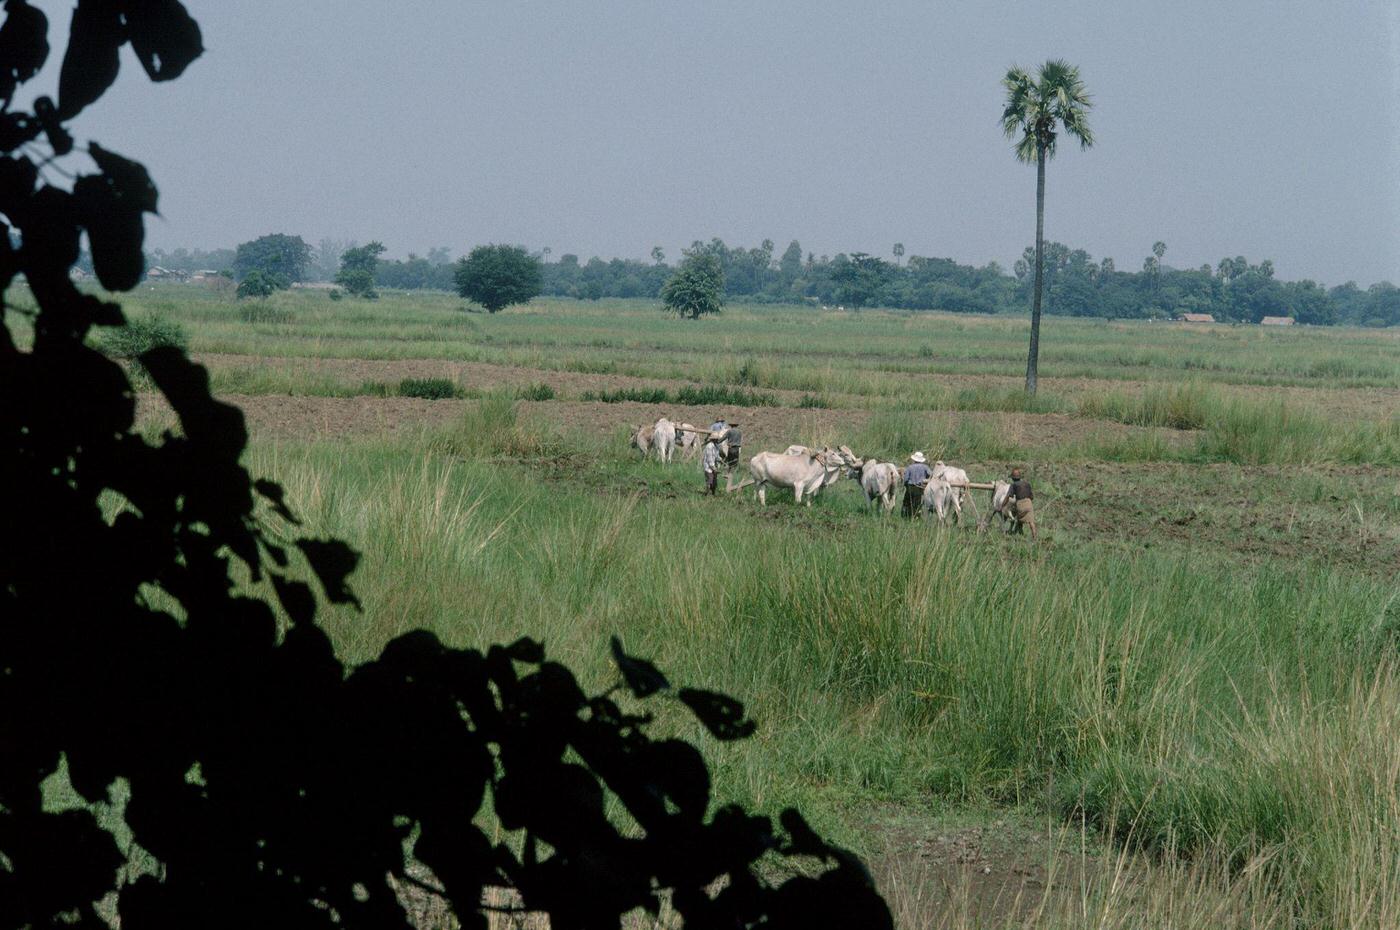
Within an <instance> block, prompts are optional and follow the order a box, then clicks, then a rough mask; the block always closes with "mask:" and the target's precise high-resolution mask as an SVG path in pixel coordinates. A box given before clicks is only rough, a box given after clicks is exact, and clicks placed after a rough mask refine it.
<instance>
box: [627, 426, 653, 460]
mask: <svg viewBox="0 0 1400 930" xmlns="http://www.w3.org/2000/svg"><path fill="white" fill-rule="evenodd" d="M653 430H654V427H651V426H639V427H637V429H636V430H635V431H634V432H633V433H632V440H631V442H630V443H629V445H631V446H632V448H633V449H636V450H637V451H638V452H640V453H642V458H646V457H647V454H648V453H650V452H651V440H652V432H653Z"/></svg>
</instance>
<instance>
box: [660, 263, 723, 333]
mask: <svg viewBox="0 0 1400 930" xmlns="http://www.w3.org/2000/svg"><path fill="white" fill-rule="evenodd" d="M723 294H724V270H723V269H722V268H721V267H720V264H719V259H718V258H715V256H713V255H710V254H708V253H704V254H692V255H687V256H686V257H685V260H684V261H683V262H681V265H680V267H679V268H677V269H676V273H675V274H673V275H671V277H670V279H669V280H668V281H667V282H666V284H665V285H664V286H662V288H661V302H662V303H663V304H665V306H666V309H667V310H670V311H671V312H672V313H675V314H677V315H678V316H680V318H681V319H683V320H698V319H700V317H702V316H705V315H706V314H708V313H719V311H720V309H721V308H722V307H723V306H724V301H723V299H722V295H723Z"/></svg>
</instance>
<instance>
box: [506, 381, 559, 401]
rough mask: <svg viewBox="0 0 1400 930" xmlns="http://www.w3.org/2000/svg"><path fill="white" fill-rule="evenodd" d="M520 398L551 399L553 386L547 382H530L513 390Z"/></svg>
mask: <svg viewBox="0 0 1400 930" xmlns="http://www.w3.org/2000/svg"><path fill="white" fill-rule="evenodd" d="M515 396H516V397H517V398H519V399H520V400H553V399H554V388H552V387H550V386H549V385H547V384H531V385H527V386H526V387H523V388H520V389H519V390H517V391H516V392H515Z"/></svg>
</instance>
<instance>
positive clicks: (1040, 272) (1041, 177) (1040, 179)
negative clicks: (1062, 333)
mask: <svg viewBox="0 0 1400 930" xmlns="http://www.w3.org/2000/svg"><path fill="white" fill-rule="evenodd" d="M1044 275H1045V149H1043V148H1041V149H1040V150H1039V151H1037V152H1036V158H1035V300H1034V302H1033V303H1032V304H1031V352H1030V357H1029V358H1027V359H1026V393H1027V394H1032V395H1033V394H1035V387H1036V367H1037V364H1038V363H1039V361H1040V289H1041V286H1042V285H1043V284H1044Z"/></svg>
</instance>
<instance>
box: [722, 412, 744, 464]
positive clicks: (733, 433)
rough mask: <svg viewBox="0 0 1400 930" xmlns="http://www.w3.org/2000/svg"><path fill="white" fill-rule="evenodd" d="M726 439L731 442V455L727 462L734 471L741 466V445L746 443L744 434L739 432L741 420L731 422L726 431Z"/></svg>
mask: <svg viewBox="0 0 1400 930" xmlns="http://www.w3.org/2000/svg"><path fill="white" fill-rule="evenodd" d="M724 441H725V442H727V443H729V456H728V458H727V459H726V460H725V464H727V465H728V466H729V470H730V471H733V470H734V469H736V468H738V467H739V446H741V445H743V443H744V434H743V433H741V432H739V421H737V420H735V421H734V422H732V423H730V424H729V426H728V428H727V429H726V430H725V431H724Z"/></svg>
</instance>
